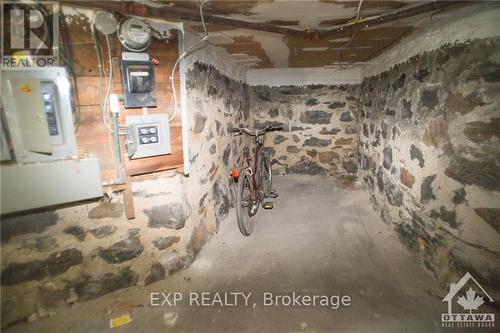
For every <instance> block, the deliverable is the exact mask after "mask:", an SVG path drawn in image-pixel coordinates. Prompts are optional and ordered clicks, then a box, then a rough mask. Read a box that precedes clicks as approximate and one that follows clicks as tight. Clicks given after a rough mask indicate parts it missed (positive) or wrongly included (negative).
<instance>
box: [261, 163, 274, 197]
mask: <svg viewBox="0 0 500 333" xmlns="http://www.w3.org/2000/svg"><path fill="white" fill-rule="evenodd" d="M260 162H261V166H260V177H261V178H260V179H261V181H260V183H261V184H262V190H263V191H264V197H266V198H267V197H269V195H271V191H272V181H273V173H272V170H271V163H270V162H269V156H267V155H265V154H263V155H262V158H261V159H260Z"/></svg>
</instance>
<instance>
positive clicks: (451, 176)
mask: <svg viewBox="0 0 500 333" xmlns="http://www.w3.org/2000/svg"><path fill="white" fill-rule="evenodd" d="M499 73H500V39H499V38H492V39H484V40H474V41H469V42H465V43H461V44H454V45H447V46H444V47H441V48H440V49H437V50H434V51H431V52H426V53H422V54H420V55H417V56H414V57H412V58H411V59H409V60H408V61H407V62H405V63H401V64H398V65H396V66H394V67H392V68H390V69H389V70H387V71H386V72H384V73H381V74H380V75H377V76H373V77H369V78H366V79H364V81H363V83H362V85H361V88H360V95H359V96H360V101H359V107H360V122H359V133H360V134H359V135H360V160H361V168H360V169H361V170H360V177H361V178H362V179H363V180H364V181H365V182H366V183H367V184H368V190H369V192H370V194H371V198H372V201H373V204H374V206H375V208H376V209H377V210H378V211H379V212H380V214H381V216H382V217H383V219H384V220H385V221H386V222H388V223H391V224H394V225H395V227H396V230H397V231H398V232H399V234H400V237H401V240H402V241H403V242H404V243H405V244H406V245H407V246H408V247H409V248H410V249H411V250H412V251H413V252H415V253H417V254H418V256H419V257H420V258H421V260H422V261H423V263H424V264H425V265H426V266H427V267H428V268H429V269H430V270H432V271H433V272H434V274H435V275H436V277H437V278H438V279H439V280H440V281H441V282H442V283H443V285H445V284H447V283H448V281H450V280H455V281H456V280H458V279H459V278H460V277H461V276H462V275H463V274H464V273H465V272H466V271H468V272H470V273H471V274H473V275H474V276H475V277H477V278H478V279H480V280H481V281H483V282H484V283H488V284H490V285H491V286H495V287H497V288H498V276H500V266H499V265H498V262H500V234H499V232H500V107H499V106H500V94H499V92H500V74H499Z"/></svg>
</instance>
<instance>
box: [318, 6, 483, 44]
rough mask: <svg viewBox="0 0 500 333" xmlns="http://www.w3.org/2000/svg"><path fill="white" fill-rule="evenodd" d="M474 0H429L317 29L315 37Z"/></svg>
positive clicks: (392, 20)
mask: <svg viewBox="0 0 500 333" xmlns="http://www.w3.org/2000/svg"><path fill="white" fill-rule="evenodd" d="M474 2H475V1H449V0H442V1H433V2H429V3H425V4H423V5H420V6H415V7H411V8H402V9H400V10H396V11H393V12H390V13H387V14H382V15H377V16H373V17H371V18H367V19H365V20H360V21H358V22H357V23H353V22H352V20H350V21H348V22H346V23H344V24H340V25H339V26H337V27H336V28H334V29H329V30H321V31H316V36H315V37H316V38H319V39H322V38H326V37H331V36H332V35H336V34H340V33H345V32H348V31H354V30H358V29H366V28H370V27H374V26H377V25H381V24H386V23H389V22H394V21H398V20H402V19H405V18H409V17H413V16H417V15H422V14H427V13H430V12H434V11H438V10H443V9H448V8H450V7H452V6H457V5H465V4H471V3H474Z"/></svg>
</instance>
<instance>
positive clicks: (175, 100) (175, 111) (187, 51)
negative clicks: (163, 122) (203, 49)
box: [168, 0, 208, 122]
mask: <svg viewBox="0 0 500 333" xmlns="http://www.w3.org/2000/svg"><path fill="white" fill-rule="evenodd" d="M205 2H206V0H203V1H201V2H200V17H201V23H202V25H203V31H204V32H205V35H204V36H203V37H202V38H201V40H199V41H198V42H197V43H196V44H194V45H192V46H190V47H189V48H188V49H187V50H186V51H184V52H182V54H181V55H180V56H179V58H177V60H176V61H175V63H174V67H173V68H172V74H171V75H170V83H171V85H172V95H173V97H174V113H173V114H172V116H170V118H169V119H168V121H169V122H171V121H172V120H174V118H175V115H176V114H177V92H176V91H175V82H174V77H175V70H176V69H177V65H178V64H179V62H180V61H181V60H182V59H183V58H184V57H186V56H187V55H188V54H189V53H190V52H191V51H192V50H193V49H195V48H196V47H197V46H198V45H200V44H202V43H203V42H205V41H206V42H207V43H208V41H207V40H208V32H207V27H206V26H205V19H204V18H203V5H204V4H205Z"/></svg>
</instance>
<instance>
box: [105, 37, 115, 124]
mask: <svg viewBox="0 0 500 333" xmlns="http://www.w3.org/2000/svg"><path fill="white" fill-rule="evenodd" d="M105 38H106V46H107V48H108V61H109V76H108V84H107V87H106V94H105V95H104V114H105V117H104V125H106V128H107V129H108V130H109V131H110V132H113V128H112V127H111V124H109V123H108V111H109V103H108V101H109V95H110V94H111V89H112V85H113V58H112V56H111V45H110V43H109V37H108V35H105Z"/></svg>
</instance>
